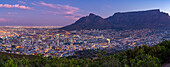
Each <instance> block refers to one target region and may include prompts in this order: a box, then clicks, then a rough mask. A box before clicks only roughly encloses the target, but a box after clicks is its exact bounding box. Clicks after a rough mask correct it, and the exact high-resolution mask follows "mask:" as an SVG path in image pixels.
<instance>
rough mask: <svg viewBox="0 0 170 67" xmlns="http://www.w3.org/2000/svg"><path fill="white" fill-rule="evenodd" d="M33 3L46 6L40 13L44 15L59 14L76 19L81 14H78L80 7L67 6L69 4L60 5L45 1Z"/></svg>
mask: <svg viewBox="0 0 170 67" xmlns="http://www.w3.org/2000/svg"><path fill="white" fill-rule="evenodd" d="M32 4H33V5H36V6H39V7H42V6H44V7H47V10H45V11H43V12H42V13H41V14H44V15H61V16H64V17H65V18H71V19H74V20H75V19H77V18H78V17H80V15H81V14H78V12H80V9H79V8H77V7H73V6H69V5H61V4H51V3H45V2H42V1H41V2H36V3H32Z"/></svg>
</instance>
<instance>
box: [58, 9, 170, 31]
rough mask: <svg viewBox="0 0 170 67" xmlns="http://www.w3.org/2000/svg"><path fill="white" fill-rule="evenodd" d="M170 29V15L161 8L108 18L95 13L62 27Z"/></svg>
mask: <svg viewBox="0 0 170 67" xmlns="http://www.w3.org/2000/svg"><path fill="white" fill-rule="evenodd" d="M144 28H149V29H170V16H169V15H168V14H167V13H164V12H160V10H159V9H154V10H147V11H134V12H122V13H121V12H118V13H115V14H114V15H113V16H110V17H108V18H105V19H104V18H102V17H100V16H97V15H95V14H92V13H91V14H90V15H89V16H86V17H82V18H80V19H79V20H77V21H76V22H75V23H73V24H71V25H68V26H65V27H63V28H60V29H64V30H68V31H70V30H84V29H85V30H90V29H144Z"/></svg>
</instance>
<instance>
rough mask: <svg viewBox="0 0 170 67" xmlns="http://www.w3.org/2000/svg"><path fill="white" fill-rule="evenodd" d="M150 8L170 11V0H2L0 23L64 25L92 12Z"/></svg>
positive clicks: (104, 15)
mask: <svg viewBox="0 0 170 67" xmlns="http://www.w3.org/2000/svg"><path fill="white" fill-rule="evenodd" d="M150 9H160V10H161V11H164V12H167V13H169V14H170V0H0V26H65V25H69V24H71V23H74V22H75V21H76V20H78V19H79V18H80V17H83V16H87V15H88V14H89V13H94V14H96V15H99V16H101V17H103V18H106V17H108V16H112V15H113V14H114V13H115V12H128V11H141V10H150Z"/></svg>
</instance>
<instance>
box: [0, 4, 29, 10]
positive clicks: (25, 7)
mask: <svg viewBox="0 0 170 67" xmlns="http://www.w3.org/2000/svg"><path fill="white" fill-rule="evenodd" d="M0 8H19V9H25V10H31V9H32V8H30V7H27V6H23V5H19V4H15V5H10V4H0Z"/></svg>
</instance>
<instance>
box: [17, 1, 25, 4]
mask: <svg viewBox="0 0 170 67" xmlns="http://www.w3.org/2000/svg"><path fill="white" fill-rule="evenodd" d="M18 2H19V3H21V4H26V2H24V1H18Z"/></svg>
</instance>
